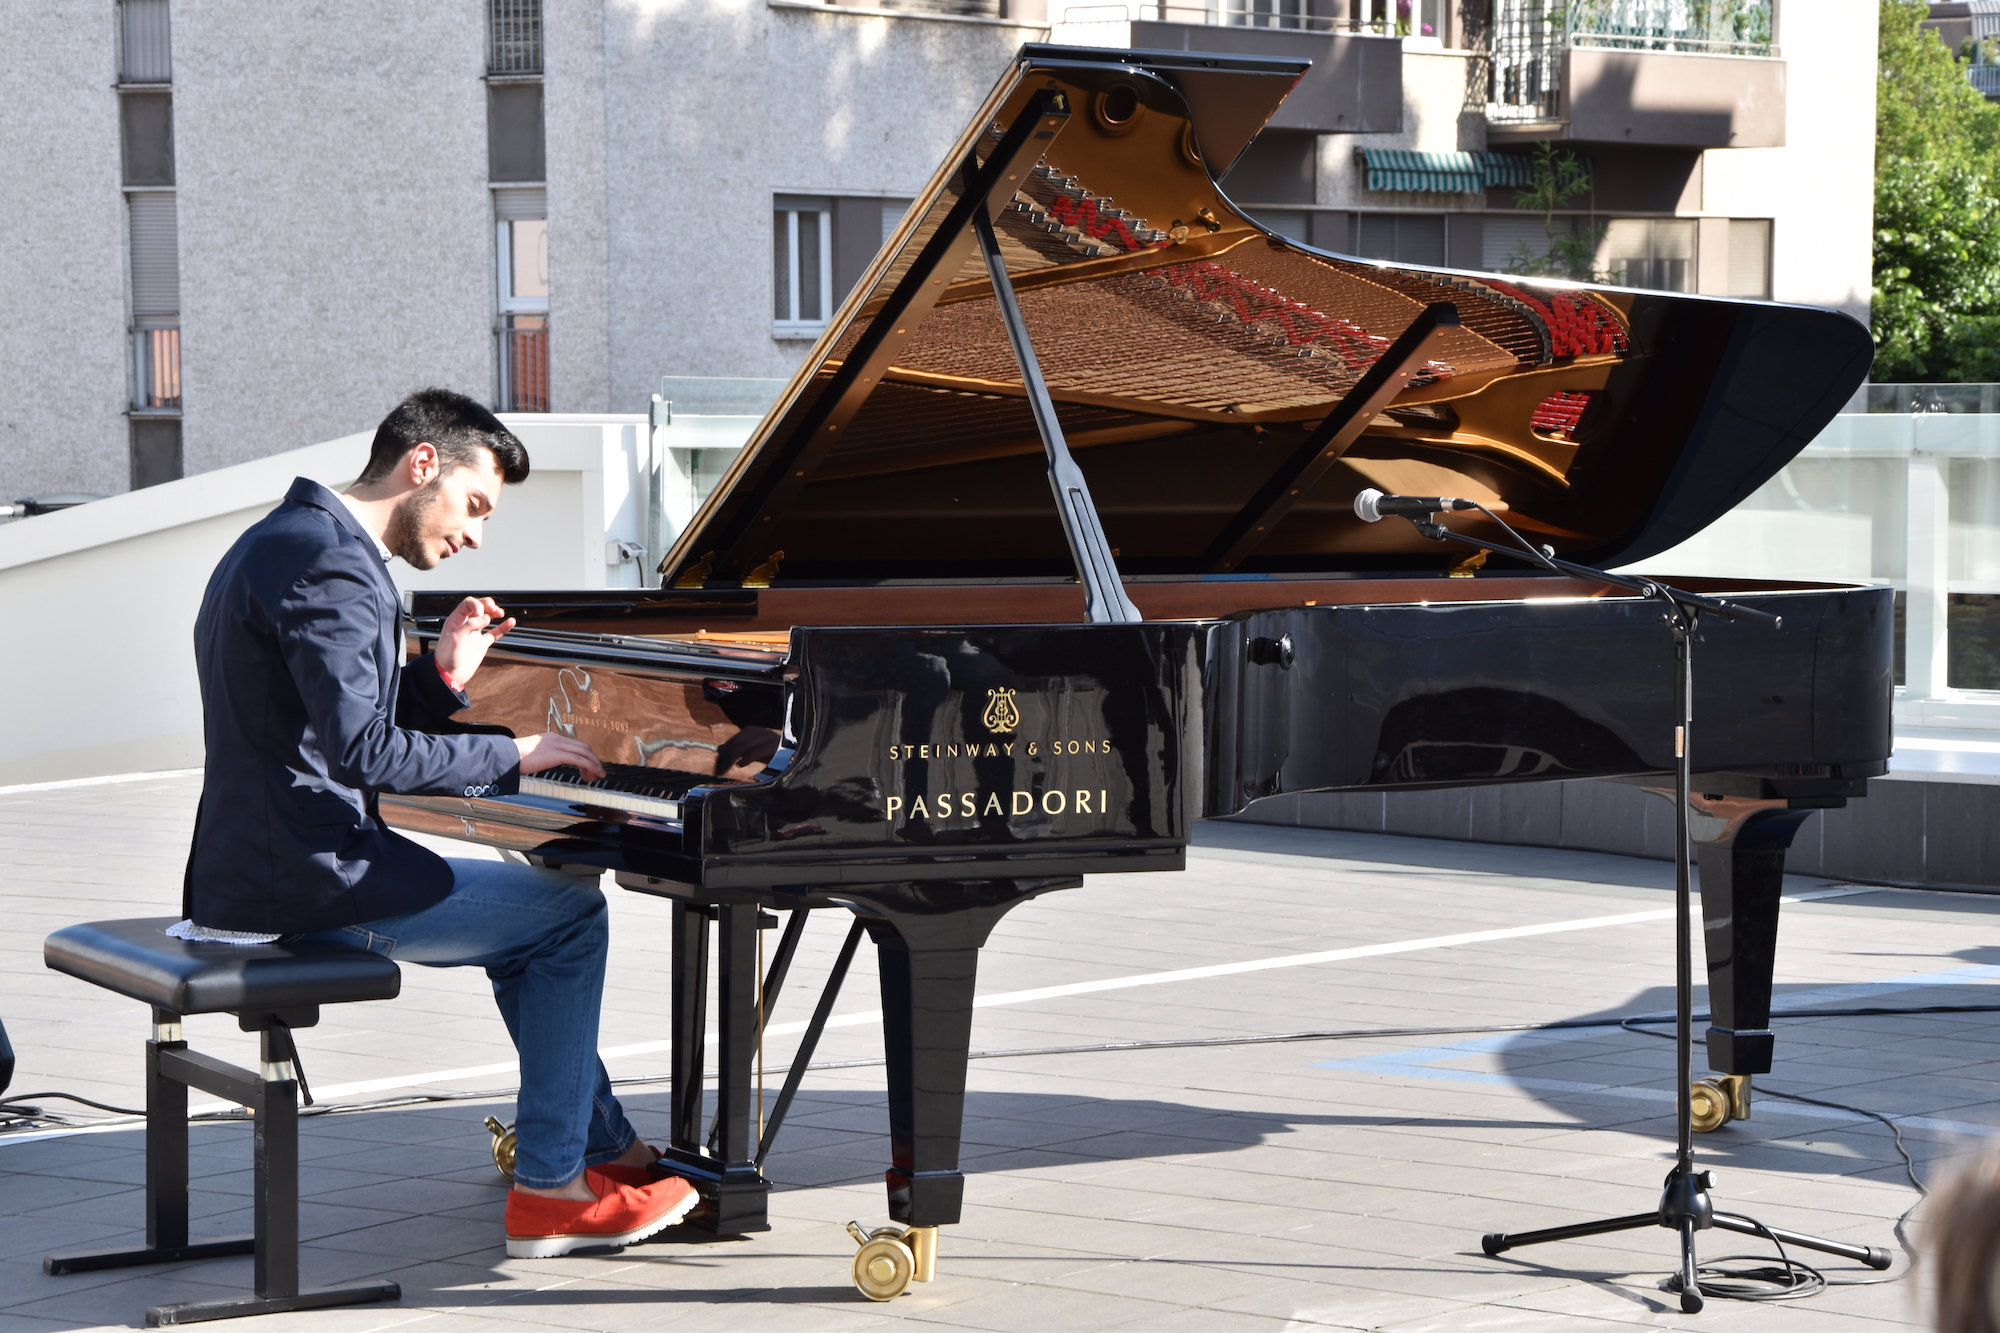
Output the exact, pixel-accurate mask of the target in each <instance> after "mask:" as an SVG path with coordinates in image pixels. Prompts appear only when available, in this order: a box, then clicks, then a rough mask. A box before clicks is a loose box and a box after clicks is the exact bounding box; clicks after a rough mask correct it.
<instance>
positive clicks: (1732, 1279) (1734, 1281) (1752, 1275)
mask: <svg viewBox="0 0 2000 1333" xmlns="http://www.w3.org/2000/svg"><path fill="white" fill-rule="evenodd" d="M1936 1013H2000V1006H1995V1005H1925V1006H1921V1007H1918V1008H1912V1009H1885V1008H1875V1007H1870V1008H1866V1009H1851V1010H1839V1009H1817V1010H1806V1011H1803V1012H1793V1013H1788V1014H1782V1015H1780V1014H1773V1015H1772V1017H1773V1018H1779V1017H1783V1018H1815V1017H1817V1018H1848V1017H1869V1016H1873V1015H1878V1014H1936ZM1659 1021H1661V1020H1659V1019H1655V1018H1650V1017H1641V1018H1628V1019H1625V1020H1623V1021H1622V1022H1620V1023H1619V1026H1620V1027H1622V1028H1624V1029H1625V1030H1626V1031H1627V1032H1638V1033H1642V1034H1644V1035H1645V1036H1648V1037H1660V1038H1663V1039H1665V1040H1667V1041H1672V1040H1673V1037H1672V1036H1671V1035H1669V1034H1668V1033H1665V1032H1648V1031H1646V1029H1645V1028H1641V1027H1634V1026H1632V1025H1633V1024H1634V1023H1645V1022H1659ZM1696 1040H1697V1041H1700V1040H1701V1039H1700V1038H1696ZM1704 1044H1706V1043H1704ZM1756 1091H1757V1093H1760V1094H1762V1095H1763V1096H1766V1097H1776V1098H1778V1099H1779V1100H1781V1101H1788V1102H1804V1103H1806V1104H1807V1105H1808V1106H1824V1107H1826V1108H1828V1109H1829V1110H1834V1111H1846V1112H1848V1113H1849V1114H1850V1115H1858V1116H1865V1117H1867V1118H1868V1119H1870V1120H1879V1121H1881V1122H1882V1123H1883V1124H1884V1125H1886V1126H1888V1128H1889V1134H1890V1137H1891V1140H1892V1141H1893V1143H1894V1144H1895V1148H1896V1154H1897V1156H1899V1157H1901V1158H1902V1159H1903V1174H1904V1175H1906V1176H1908V1177H1909V1178H1910V1187H1911V1188H1912V1189H1914V1190H1916V1192H1917V1200H1916V1202H1915V1203H1913V1204H1911V1205H1910V1206H1909V1207H1908V1208H1905V1209H1904V1210H1903V1211H1902V1213H1901V1215H1900V1216H1898V1217H1897V1218H1896V1224H1895V1226H1894V1227H1893V1228H1891V1230H1892V1233H1893V1234H1894V1235H1895V1237H1896V1244H1897V1245H1898V1246H1900V1247H1901V1248H1902V1251H1903V1257H1904V1258H1906V1259H1907V1260H1909V1263H1908V1264H1907V1265H1905V1266H1904V1268H1903V1271H1902V1272H1900V1273H1892V1274H1890V1275H1889V1276H1888V1277H1857V1278H1830V1277H1827V1276H1826V1275H1825V1274H1824V1273H1822V1272H1820V1271H1819V1270H1818V1269H1817V1268H1814V1267H1812V1266H1811V1265H1810V1264H1806V1263H1802V1262H1800V1261H1799V1260H1797V1259H1793V1258H1790V1257H1789V1256H1787V1255H1786V1253H1785V1246H1784V1243H1783V1242H1782V1241H1780V1240H1779V1239H1778V1238H1777V1237H1776V1236H1773V1235H1772V1234H1771V1233H1770V1231H1769V1230H1768V1229H1767V1228H1766V1227H1765V1226H1764V1224H1763V1223H1762V1222H1759V1221H1758V1220H1757V1219H1756V1218H1754V1217H1748V1216H1744V1215H1743V1214H1736V1215H1737V1216H1740V1217H1743V1220H1744V1221H1746V1222H1748V1223H1749V1224H1750V1225H1752V1226H1754V1227H1756V1228H1757V1231H1758V1233H1759V1234H1760V1235H1762V1236H1763V1237H1764V1239H1766V1240H1768V1241H1770V1242H1771V1244H1772V1245H1773V1246H1775V1247H1776V1248H1777V1251H1778V1264H1779V1265H1780V1266H1778V1267H1771V1266H1768V1265H1766V1266H1763V1267H1759V1268H1747V1269H1745V1268H1739V1269H1725V1268H1722V1267H1721V1265H1723V1264H1730V1263H1753V1264H1754V1263H1759V1262H1760V1261H1762V1260H1763V1259H1764V1258H1765V1256H1762V1255H1750V1254H1729V1255H1724V1256H1723V1257H1722V1258H1720V1259H1714V1260H1711V1261H1709V1262H1708V1263H1706V1264H1703V1265H1702V1266H1701V1267H1700V1268H1698V1269H1697V1270H1696V1275H1695V1281H1696V1282H1697V1283H1698V1284H1699V1285H1700V1287H1701V1290H1702V1294H1703V1295H1705V1296H1716V1297H1720V1298H1721V1299H1723V1300H1736V1301H1785V1300H1796V1299H1797V1298H1798V1297H1800V1296H1811V1295H1814V1294H1816V1293H1817V1292H1819V1291H1821V1290H1823V1289H1825V1288H1827V1287H1877V1286H1881V1285H1882V1284H1883V1283H1886V1282H1901V1281H1902V1280H1903V1279H1904V1278H1906V1277H1908V1276H1910V1274H1912V1273H1914V1272H1916V1271H1917V1264H1918V1263H1919V1260H1918V1258H1917V1251H1916V1247H1915V1246H1913V1245H1911V1244H1910V1237H1909V1233H1908V1231H1907V1230H1906V1229H1905V1228H1906V1227H1907V1226H1908V1224H1909V1221H1910V1214H1912V1213H1914V1212H1916V1211H1917V1209H1918V1207H1919V1206H1921V1205H1922V1203H1923V1201H1924V1200H1925V1199H1926V1198H1928V1197H1929V1196H1930V1187H1929V1186H1927V1185H1925V1184H1924V1182H1923V1179H1922V1178H1921V1177H1920V1176H1918V1175H1917V1160H1916V1158H1914V1157H1912V1156H1910V1149H1909V1146H1908V1145H1907V1144H1905V1143H1904V1142H1903V1130H1902V1127H1901V1126H1900V1125H1898V1124H1897V1123H1896V1122H1895V1120H1894V1119H1893V1118H1892V1117H1890V1116H1886V1115H1883V1114H1882V1113H1881V1112H1880V1111H1870V1110H1868V1109H1867V1108H1866V1107H1861V1106H1849V1105H1848V1104H1847V1103H1845V1102H1830V1101H1824V1100H1822V1099H1820V1098H1818V1097H1808V1096H1806V1095H1805V1094H1803V1093H1798V1092H1780V1091H1778V1090H1777V1089H1776V1088H1767V1087H1758V1088H1757V1089H1756ZM1703 1274H1709V1275H1711V1277H1712V1279H1713V1280H1712V1281H1709V1280H1704V1279H1703V1277H1702V1275H1703Z"/></svg>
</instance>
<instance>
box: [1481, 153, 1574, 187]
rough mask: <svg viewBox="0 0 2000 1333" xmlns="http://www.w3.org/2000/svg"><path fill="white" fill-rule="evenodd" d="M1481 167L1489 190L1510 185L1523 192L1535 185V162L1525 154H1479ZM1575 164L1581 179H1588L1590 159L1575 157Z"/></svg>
mask: <svg viewBox="0 0 2000 1333" xmlns="http://www.w3.org/2000/svg"><path fill="white" fill-rule="evenodd" d="M1479 160H1480V164H1481V166H1482V167H1483V168H1484V169H1485V172H1486V188H1487V189H1489V190H1491V189H1494V188H1496V187H1498V186H1502V185H1511V186H1513V187H1514V188H1515V189H1517V190H1525V189H1527V188H1528V187H1529V186H1531V185H1533V184H1534V183H1535V179H1534V173H1535V160H1534V159H1533V158H1532V157H1529V156H1528V155H1527V154H1526V153H1481V154H1479ZM1577 163H1578V165H1580V166H1581V167H1582V168H1583V178H1584V180H1586V181H1588V180H1589V179H1590V159H1589V158H1587V157H1584V156H1582V155H1581V154H1578V155H1577Z"/></svg>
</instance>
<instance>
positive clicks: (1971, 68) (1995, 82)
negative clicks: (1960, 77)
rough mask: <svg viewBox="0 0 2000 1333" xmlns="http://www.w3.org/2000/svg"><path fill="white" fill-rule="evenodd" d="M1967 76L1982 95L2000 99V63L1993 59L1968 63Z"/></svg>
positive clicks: (1969, 81)
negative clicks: (1980, 62)
mask: <svg viewBox="0 0 2000 1333" xmlns="http://www.w3.org/2000/svg"><path fill="white" fill-rule="evenodd" d="M1965 78H1966V81H1967V82H1968V83H1970V84H1971V85H1972V86H1973V87H1975V88H1977V89H1978V90H1979V92H1980V94H1981V95H1982V96H1984V97H1987V98H1989V99H1995V100H2000V65H1996V64H1994V63H1992V62H1991V61H1988V62H1986V63H1985V64H1979V65H1967V66H1966V67H1965Z"/></svg>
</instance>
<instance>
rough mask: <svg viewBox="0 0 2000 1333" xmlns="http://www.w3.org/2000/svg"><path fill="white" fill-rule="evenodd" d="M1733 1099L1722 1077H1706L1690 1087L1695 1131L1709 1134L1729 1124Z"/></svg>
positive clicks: (1690, 1110) (1689, 1106)
mask: <svg viewBox="0 0 2000 1333" xmlns="http://www.w3.org/2000/svg"><path fill="white" fill-rule="evenodd" d="M1731 1100H1732V1099H1731V1098H1730V1096H1729V1089H1728V1088H1726V1087H1724V1086H1723V1084H1722V1081H1721V1080H1720V1079H1713V1078H1705V1079H1702V1080H1700V1081H1699V1082H1697V1083H1696V1084H1695V1085H1694V1086H1693V1087H1691V1088H1689V1089H1688V1110H1689V1119H1690V1120H1692V1121H1693V1122H1694V1132H1695V1133H1697V1134H1707V1133H1710V1132H1711V1131H1714V1130H1718V1129H1721V1128H1722V1127H1723V1126H1724V1125H1726V1124H1728V1123H1729V1111H1730V1105H1729V1104H1730V1101H1731Z"/></svg>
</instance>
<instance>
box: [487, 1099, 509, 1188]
mask: <svg viewBox="0 0 2000 1333" xmlns="http://www.w3.org/2000/svg"><path fill="white" fill-rule="evenodd" d="M486 1130H487V1132H488V1133H490V1134H491V1135H492V1136H493V1143H492V1145H491V1146H492V1149H493V1166H494V1168H495V1169H496V1170H498V1171H499V1172H500V1175H501V1177H502V1178H503V1179H505V1180H506V1182H507V1183H508V1184H509V1185H511V1184H513V1183H514V1127H513V1126H512V1125H503V1124H501V1123H500V1122H499V1121H498V1120H496V1119H494V1118H493V1117H492V1116H490V1115H489V1116H487V1117H486Z"/></svg>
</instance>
